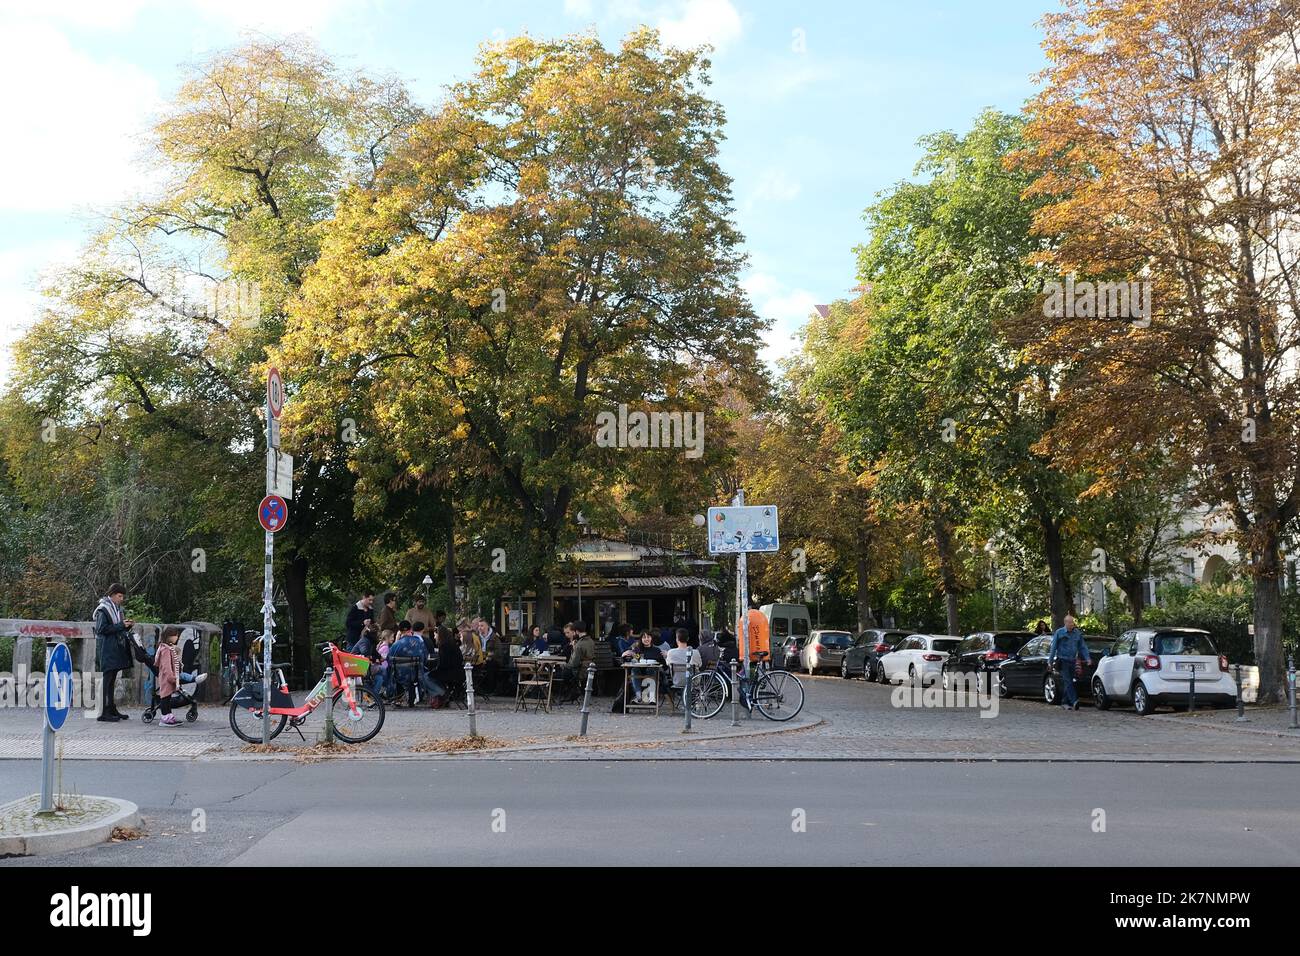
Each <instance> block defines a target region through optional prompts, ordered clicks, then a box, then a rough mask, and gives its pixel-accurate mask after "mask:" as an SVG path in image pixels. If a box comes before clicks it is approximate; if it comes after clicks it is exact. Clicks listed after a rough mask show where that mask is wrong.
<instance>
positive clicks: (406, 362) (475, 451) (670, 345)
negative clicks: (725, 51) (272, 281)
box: [284, 31, 761, 621]
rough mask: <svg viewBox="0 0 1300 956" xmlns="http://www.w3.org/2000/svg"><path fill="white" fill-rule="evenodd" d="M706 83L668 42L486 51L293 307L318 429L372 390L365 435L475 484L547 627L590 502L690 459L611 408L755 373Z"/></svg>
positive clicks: (302, 403)
mask: <svg viewBox="0 0 1300 956" xmlns="http://www.w3.org/2000/svg"><path fill="white" fill-rule="evenodd" d="M707 82H708V60H707V59H706V58H705V56H704V54H703V53H702V52H701V51H680V50H674V49H665V48H661V47H660V45H659V41H658V38H657V35H656V34H655V33H654V32H652V31H641V32H638V33H635V34H633V35H632V36H630V37H629V38H628V39H627V40H626V41H625V42H624V43H623V44H622V46H621V48H619V49H617V50H613V51H611V50H607V49H605V48H604V47H603V46H602V45H601V44H600V42H599V40H598V39H596V38H595V37H594V36H579V37H572V38H568V39H563V40H556V41H543V40H536V39H532V38H529V37H518V38H515V39H512V40H509V41H507V42H505V43H503V44H499V45H496V46H490V47H485V48H484V49H483V50H482V51H481V53H480V56H479V60H478V71H477V73H476V74H475V75H474V76H473V77H471V78H470V79H468V80H466V81H464V82H462V83H459V84H457V85H456V86H454V87H453V88H452V89H451V90H450V93H449V97H448V99H447V102H446V103H445V104H444V105H443V106H442V107H441V108H440V109H439V110H438V111H437V112H436V113H435V114H433V115H431V116H429V117H427V118H426V119H423V120H422V121H420V122H419V123H417V124H416V125H415V126H414V127H413V128H412V129H411V130H410V131H409V133H408V134H407V135H406V136H405V138H404V140H403V142H402V143H401V144H400V145H398V146H397V147H395V148H394V150H393V152H392V154H391V155H390V156H389V157H388V158H387V160H386V161H385V162H384V163H383V164H381V165H380V167H379V169H378V173H377V175H376V177H375V180H374V182H373V183H372V184H358V185H356V186H354V187H352V188H351V189H349V190H348V191H347V192H346V193H345V195H344V196H343V198H342V200H341V202H340V205H339V211H338V215H337V217H336V218H335V219H334V221H332V222H331V223H330V224H329V225H328V226H327V227H326V228H325V229H324V230H323V231H322V233H321V237H322V251H321V256H320V259H319V261H318V262H316V263H315V264H314V265H313V266H312V267H311V268H310V269H309V270H308V274H307V278H306V281H305V283H304V286H303V292H302V295H301V297H300V299H299V300H298V302H297V303H296V305H295V307H294V310H293V318H292V323H291V327H290V330H289V334H288V336H287V339H286V343H285V349H284V358H285V361H286V364H287V365H288V367H289V368H290V369H291V370H292V373H293V375H294V377H295V379H296V380H298V381H299V382H300V383H301V391H300V393H299V395H298V401H297V411H296V412H295V413H294V414H296V415H297V416H298V418H297V420H298V421H299V422H300V423H301V426H302V427H303V428H304V429H306V430H309V431H310V430H313V429H315V430H322V431H323V430H326V429H329V428H332V427H333V418H334V415H335V411H334V410H335V409H336V408H337V406H338V403H339V400H340V398H341V397H342V396H344V395H357V396H361V400H362V401H363V402H364V403H365V407H366V411H367V418H366V420H365V424H366V429H368V431H366V435H367V440H370V441H383V442H386V443H387V444H388V445H389V446H390V447H391V448H392V449H393V452H394V454H395V455H396V456H398V457H399V458H400V459H401V461H402V464H403V467H404V468H405V469H406V470H407V471H408V472H409V473H410V474H411V475H412V476H413V477H419V478H422V479H423V478H429V479H430V480H433V481H440V482H444V483H447V482H450V481H451V480H452V476H453V475H460V476H464V479H465V480H467V481H470V482H473V483H474V487H473V488H472V496H473V501H472V502H471V504H472V507H473V508H474V510H475V512H476V514H477V517H478V520H479V521H481V522H482V528H484V529H486V530H487V531H488V532H489V533H490V535H491V536H494V537H496V539H497V540H498V541H499V542H500V543H501V545H502V546H503V547H506V549H507V550H508V552H509V560H508V565H509V567H511V568H512V569H513V570H512V572H511V573H516V572H517V573H520V574H522V575H524V576H525V577H526V578H527V579H528V580H529V581H531V582H532V584H533V589H534V592H535V593H536V594H537V596H538V610H539V616H540V618H541V620H543V621H548V620H549V618H550V614H551V600H550V596H551V572H552V571H553V570H554V566H555V560H556V558H555V555H556V551H557V548H558V547H559V545H560V544H561V543H562V542H563V541H564V540H565V539H566V537H567V536H569V535H571V534H572V532H573V525H572V520H571V514H572V511H573V509H574V507H575V505H576V504H577V503H578V502H579V501H580V500H582V499H584V498H588V499H596V498H598V497H599V495H600V490H601V489H602V488H608V487H609V486H610V484H611V483H612V482H616V481H617V480H618V479H619V477H620V476H621V475H632V474H634V473H635V472H637V471H638V470H639V469H654V468H685V469H689V468H693V467H696V460H695V459H691V458H686V457H685V455H684V452H683V450H682V449H680V448H678V449H659V450H656V451H654V452H645V453H640V452H632V453H629V452H631V450H630V449H626V448H623V449H620V448H607V447H602V446H599V445H597V444H596V443H595V424H596V419H597V414H598V413H600V412H603V411H609V412H616V411H617V409H618V406H619V405H620V404H626V405H628V406H629V407H630V408H632V409H645V410H652V409H658V410H664V411H677V412H681V413H684V414H687V415H692V414H693V413H697V412H698V413H704V414H705V417H706V422H707V413H708V412H709V410H710V408H711V403H712V397H713V396H714V395H715V394H716V393H717V391H718V390H719V389H720V387H721V386H720V385H719V382H718V380H717V379H716V378H715V377H713V376H709V375H699V374H696V370H699V369H709V368H713V367H718V368H726V367H736V368H740V369H745V368H747V367H752V365H753V362H754V351H755V336H756V333H757V331H758V330H759V328H760V327H761V326H760V323H759V321H758V320H757V319H756V318H755V316H754V315H753V313H752V311H751V309H750V307H749V305H748V303H747V302H746V300H745V297H744V295H743V293H742V292H741V290H740V286H739V283H738V280H737V273H738V270H739V268H740V266H741V264H742V262H743V257H742V255H741V252H740V242H741V237H740V235H739V233H738V232H737V231H736V229H735V227H734V226H733V225H732V223H731V194H730V182H729V180H728V178H727V176H726V175H725V174H724V173H723V172H722V170H721V168H720V167H719V165H718V163H717V147H718V141H719V139H720V138H721V135H722V125H723V114H722V110H721V108H720V107H719V106H718V105H717V104H716V103H715V102H713V101H712V100H710V99H709V98H708V97H707V96H706V95H705V94H704V92H703V88H704V86H705V85H706V84H707ZM706 433H707V430H706ZM708 449H709V443H708V442H706V443H705V445H704V446H703V449H702V450H701V451H702V454H708V453H709V451H708ZM455 490H457V491H459V490H461V489H459V488H458V489H455Z"/></svg>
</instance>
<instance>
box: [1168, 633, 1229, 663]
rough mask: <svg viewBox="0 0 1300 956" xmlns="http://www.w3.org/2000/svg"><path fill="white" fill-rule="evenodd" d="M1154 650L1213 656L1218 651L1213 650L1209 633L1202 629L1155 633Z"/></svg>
mask: <svg viewBox="0 0 1300 956" xmlns="http://www.w3.org/2000/svg"><path fill="white" fill-rule="evenodd" d="M1155 652H1156V653H1157V654H1197V655H1200V656H1202V657H1214V656H1216V655H1217V654H1218V653H1219V652H1218V651H1217V650H1215V648H1214V642H1213V641H1211V640H1210V635H1208V634H1206V633H1205V632H1204V631H1186V632H1175V633H1166V634H1157V635H1156V638H1155Z"/></svg>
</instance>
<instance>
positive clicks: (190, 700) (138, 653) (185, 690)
mask: <svg viewBox="0 0 1300 956" xmlns="http://www.w3.org/2000/svg"><path fill="white" fill-rule="evenodd" d="M131 643H132V649H131V650H132V653H133V654H134V655H135V659H136V660H137V661H139V662H140V663H141V664H143V665H144V666H145V667H147V668H149V673H151V674H152V675H153V680H152V681H151V682H150V691H151V693H150V696H149V706H148V707H146V708H145V711H144V713H142V714H141V715H140V719H141V720H143V721H144V722H145V723H146V724H151V723H153V720H154V717H156V716H157V715H158V708H159V707H161V706H162V699H161V698H160V697H159V696H158V666H157V665H156V664H154V662H153V658H154V656H153V654H150V653H149V652H148V651H147V650H145V648H144V644H143V643H142V642H141V641H140V638H138V637H136V636H135V635H132V641H131ZM177 647H178V648H179V649H180V652H181V670H182V671H184V672H185V673H187V674H192V673H194V672H195V670H197V668H198V661H199V635H198V633H197V632H196V631H195V629H194V628H192V627H187V628H186V629H185V630H184V631H182V632H181V639H180V641H179V642H177ZM157 649H158V648H157V644H156V642H155V645H154V650H155V651H157ZM194 688H195V685H194V684H179V685H177V688H176V693H174V694H172V699H171V706H172V709H173V710H176V709H178V708H181V707H185V706H186V705H188V706H189V710H187V711H186V712H185V721H186V722H187V723H191V724H192V723H194V721H196V720H198V719H199V702H198V701H197V700H195V699H194V697H193V692H194Z"/></svg>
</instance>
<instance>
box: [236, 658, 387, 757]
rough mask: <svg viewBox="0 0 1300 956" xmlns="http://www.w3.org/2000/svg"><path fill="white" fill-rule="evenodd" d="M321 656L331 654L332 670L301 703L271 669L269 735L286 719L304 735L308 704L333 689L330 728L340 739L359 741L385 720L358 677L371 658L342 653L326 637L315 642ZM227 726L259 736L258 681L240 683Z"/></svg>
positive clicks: (244, 736) (253, 738)
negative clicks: (323, 641) (297, 703)
mask: <svg viewBox="0 0 1300 956" xmlns="http://www.w3.org/2000/svg"><path fill="white" fill-rule="evenodd" d="M320 646H321V647H322V648H324V650H323V651H322V653H323V654H324V656H326V657H328V658H329V659H330V665H331V667H332V668H333V671H332V672H331V673H328V674H322V675H321V679H320V682H319V683H318V684H317V685H316V686H315V687H313V688H312V689H311V691H310V692H309V693H308V694H307V699H306V700H304V701H303V702H302V704H301V706H295V705H294V702H293V697H291V696H290V695H289V687H288V685H287V684H286V683H285V680H284V673H283V672H282V671H280V670H279V669H277V670H276V672H275V677H274V680H273V681H272V686H271V706H270V707H269V708H268V709H269V711H270V715H271V739H272V740H274V739H275V738H276V737H278V736H279V735H280V731H282V730H284V727H285V725H286V724H288V725H289V726H290V727H292V728H293V729H294V730H295V731H297V733H298V736H299V737H302V739H303V740H306V739H307V738H306V737H303V734H302V731H301V730H300V729H299V728H300V727H301V726H302V724H303V723H304V722H306V720H307V717H308V716H309V715H310V714H311V712H312V711H313V710H315V709H316V708H317V707H319V706H320V705H321V704H322V703H324V701H325V698H326V696H328V695H330V694H331V692H332V693H333V700H334V712H333V713H334V733H335V734H336V735H337V736H338V738H339V739H340V740H341V741H343V742H344V743H348V744H359V743H364V742H365V741H367V740H369V739H370V738H372V737H374V736H375V734H377V733H379V729H380V728H381V727H383V726H384V702H383V700H381V699H380V698H379V696H378V695H377V694H375V693H374V691H372V690H371V689H370V688H369V687H366V686H364V685H362V683H361V679H362V678H363V677H365V676H366V675H367V674H368V673H369V672H370V661H369V660H367V659H366V658H364V657H358V656H357V655H355V654H347V653H344V652H343V651H341V650H339V649H338V647H337V646H336V645H334V644H332V643H330V642H328V641H327V642H325V643H324V644H321V645H320ZM230 729H231V730H233V731H234V732H235V735H236V736H237V737H239V738H240V739H241V740H247V741H248V742H249V743H250V744H260V743H261V742H262V683H261V681H257V682H255V683H249V684H245V685H244V686H243V687H241V688H240V689H239V691H238V693H236V694H235V696H234V697H233V698H232V699H231V701H230Z"/></svg>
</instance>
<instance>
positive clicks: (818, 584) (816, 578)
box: [812, 571, 826, 630]
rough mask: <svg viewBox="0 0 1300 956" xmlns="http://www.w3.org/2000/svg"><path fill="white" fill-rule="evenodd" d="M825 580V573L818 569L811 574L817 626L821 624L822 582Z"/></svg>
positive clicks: (819, 626)
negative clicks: (815, 600) (815, 596)
mask: <svg viewBox="0 0 1300 956" xmlns="http://www.w3.org/2000/svg"><path fill="white" fill-rule="evenodd" d="M825 580H826V575H824V574H822V572H820V571H818V572H817V573H816V574H814V575H813V576H812V582H813V592H814V593H815V594H816V595H817V628H818V630H820V629H821V626H822V583H823V582H824V581H825Z"/></svg>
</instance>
